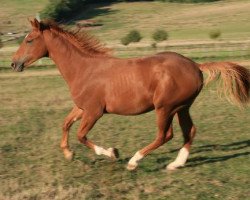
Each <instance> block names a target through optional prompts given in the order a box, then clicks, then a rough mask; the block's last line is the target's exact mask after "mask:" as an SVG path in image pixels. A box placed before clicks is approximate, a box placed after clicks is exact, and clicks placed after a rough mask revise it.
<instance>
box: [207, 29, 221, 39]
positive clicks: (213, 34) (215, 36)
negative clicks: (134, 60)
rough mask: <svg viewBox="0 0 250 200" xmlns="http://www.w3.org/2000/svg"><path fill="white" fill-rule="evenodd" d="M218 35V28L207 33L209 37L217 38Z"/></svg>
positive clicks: (219, 34) (219, 33)
mask: <svg viewBox="0 0 250 200" xmlns="http://www.w3.org/2000/svg"><path fill="white" fill-rule="evenodd" d="M220 36H221V32H220V30H213V31H210V33H209V37H210V38H211V39H217V38H219V37H220Z"/></svg>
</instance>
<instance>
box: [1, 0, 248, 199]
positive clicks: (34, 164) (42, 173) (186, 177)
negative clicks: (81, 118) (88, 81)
mask: <svg viewBox="0 0 250 200" xmlns="http://www.w3.org/2000/svg"><path fill="white" fill-rule="evenodd" d="M24 2H26V3H27V2H30V3H31V2H32V4H30V3H27V4H26V5H27V7H26V8H25V10H24V11H25V12H24V11H23V12H18V11H19V9H20V8H21V7H22V4H23V3H24ZM46 2H47V0H39V1H29V0H28V1H27V0H26V1H24V0H22V1H17V0H15V1H4V2H1V3H3V4H2V5H3V6H1V8H0V11H1V12H0V16H1V17H4V18H5V19H6V20H5V21H7V20H8V19H10V18H12V17H13V16H16V17H15V18H16V19H17V20H16V21H15V20H13V22H12V23H11V24H7V23H1V26H0V28H1V30H5V31H15V30H18V31H26V30H28V29H29V28H28V23H27V22H26V17H27V16H34V14H35V12H37V11H39V10H40V9H41V8H42V7H43V6H44V5H45V3H46ZM162 5H163V4H162V3H160V2H153V3H145V2H140V3H132V5H131V4H126V3H118V4H111V5H105V6H103V5H102V6H98V5H96V6H95V9H92V10H91V9H89V10H88V11H87V12H86V13H85V15H84V16H81V15H79V16H78V17H79V18H91V19H95V20H99V21H101V22H102V23H103V27H101V28H100V29H94V30H91V32H92V33H93V34H94V35H97V36H98V37H99V38H100V39H101V40H102V41H104V42H107V45H108V46H110V47H112V48H114V53H115V54H116V55H118V56H119V57H130V56H139V55H146V54H152V53H155V52H159V51H164V50H171V51H177V52H180V53H183V54H184V55H186V56H189V57H192V58H194V59H195V60H196V61H199V62H204V61H207V60H233V61H240V62H239V63H241V64H242V65H244V66H246V67H248V68H249V67H250V65H249V58H250V51H249V49H250V46H249V44H250V43H249V33H250V28H249V26H246V24H247V22H248V21H249V20H250V15H249V6H250V4H249V1H247V0H240V1H230V3H229V4H228V3H227V1H221V2H215V3H211V4H199V5H193V4H167V5H168V6H166V7H164V6H162ZM164 5H165V4H164ZM177 8H178V12H179V15H176V14H175V10H176V9H177ZM202 9H204V10H207V11H209V12H200V10H202ZM152 11H154V12H152ZM24 13H25V14H24ZM30 13H32V14H30ZM166 13H167V14H168V15H167V16H166V15H165V14H166ZM135 14H136V17H131V16H135ZM165 16H166V20H160V21H159V19H162V18H163V17H164V18H165ZM183 18H185V19H187V23H186V24H183V23H182V19H183ZM163 21H164V22H163ZM160 22H163V23H160ZM159 23H160V24H161V25H160V26H161V27H162V28H165V29H166V30H167V31H168V32H169V34H170V38H169V40H168V41H167V42H166V43H164V42H163V43H161V44H159V47H158V48H157V49H154V48H152V47H151V46H150V45H151V42H152V41H151V38H150V34H151V31H153V30H154V29H155V28H156V27H157V24H159ZM24 24H25V25H24ZM138 24H140V25H138ZM217 27H220V29H221V31H222V38H221V39H219V40H216V41H214V40H210V39H209V38H208V32H209V30H211V29H214V28H217ZM133 28H138V30H140V31H142V32H143V33H144V34H145V35H144V38H143V40H142V42H141V43H139V44H132V45H130V46H128V47H123V46H121V45H120V44H119V38H120V37H121V36H123V34H125V33H127V32H128V30H130V29H133ZM1 37H3V39H4V40H5V39H6V38H7V37H5V36H1ZM15 48H16V44H15V43H13V42H6V43H5V47H4V48H2V49H0V56H1V59H0V103H1V106H0V166H1V167H0V181H1V182H0V200H2V199H3V200H9V199H10V200H16V199H32V200H33V199H74V200H75V199H76V200H77V199H107V200H108V199H150V200H151V199H197V200H205V199H207V200H210V199H225V200H247V199H249V196H250V191H249V185H250V181H249V178H250V172H249V166H250V159H249V158H250V156H249V154H250V140H249V130H250V124H249V122H250V117H249V116H250V108H249V107H247V108H246V109H245V110H240V109H239V108H237V107H235V106H232V105H231V104H229V103H228V102H227V101H226V100H225V98H223V97H222V98H219V97H218V95H217V92H216V84H212V85H209V86H208V87H205V88H204V89H203V91H202V92H201V94H200V95H199V97H198V98H197V99H196V101H195V103H194V104H193V106H192V109H191V115H192V117H193V121H194V123H195V125H196V127H197V135H196V138H195V140H194V144H193V148H192V150H191V155H190V158H189V160H188V162H187V164H186V166H185V167H184V168H182V169H179V170H176V171H166V169H165V167H166V165H167V164H168V163H170V162H171V161H173V160H174V159H175V158H176V156H177V153H178V150H179V148H181V146H182V135H181V131H180V128H179V126H178V124H177V120H176V119H174V138H173V139H172V140H171V141H170V142H168V143H167V144H165V145H163V146H162V147H160V148H159V149H157V150H156V151H154V152H153V153H152V154H150V155H149V156H147V157H146V158H145V159H143V160H142V162H141V163H140V165H139V168H138V169H137V170H136V171H134V172H129V171H127V170H126V168H125V167H126V164H127V162H128V160H129V159H130V158H131V157H132V156H133V155H134V153H135V152H136V151H137V150H138V149H140V148H141V147H144V146H145V145H147V144H148V143H150V142H151V141H152V140H153V139H154V137H155V132H156V126H155V120H156V119H155V113H154V112H150V113H147V114H144V115H140V116H129V117H127V116H126V117H124V116H117V115H105V116H104V117H103V118H101V119H100V120H99V121H98V123H97V124H96V125H95V127H94V129H93V130H92V131H91V132H90V133H89V138H90V139H92V140H93V141H95V142H96V143H97V144H99V145H101V146H104V147H116V148H118V149H119V152H120V158H119V159H118V160H117V161H112V160H109V159H107V158H106V157H102V156H97V155H95V153H94V152H92V151H91V150H89V149H88V148H86V147H85V146H83V145H82V144H80V143H79V142H78V140H77V137H76V131H77V127H78V125H79V123H78V122H76V123H75V124H74V126H73V127H72V128H71V132H70V146H71V149H72V150H73V151H74V152H75V158H74V160H73V161H72V162H69V161H66V160H65V159H64V156H63V154H62V152H61V149H60V140H61V135H62V123H63V120H64V117H66V115H67V114H68V113H69V111H70V110H71V108H72V107H73V102H72V100H71V98H70V94H69V91H68V88H67V85H66V84H65V82H64V80H63V79H62V77H61V76H59V75H58V73H57V72H56V69H55V66H54V65H53V64H51V62H50V61H48V60H47V59H45V60H43V62H42V63H36V64H37V65H39V66H37V67H34V68H31V69H28V70H27V71H25V72H23V73H21V74H20V73H14V72H11V71H10V69H9V68H10V67H9V64H10V56H11V54H12V53H13V51H15Z"/></svg>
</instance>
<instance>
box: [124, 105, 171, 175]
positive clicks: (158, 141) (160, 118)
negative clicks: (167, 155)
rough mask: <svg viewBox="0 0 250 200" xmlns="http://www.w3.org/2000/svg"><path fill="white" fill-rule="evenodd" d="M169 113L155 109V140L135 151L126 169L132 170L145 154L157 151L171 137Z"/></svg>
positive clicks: (166, 110) (161, 109)
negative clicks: (156, 129) (156, 131)
mask: <svg viewBox="0 0 250 200" xmlns="http://www.w3.org/2000/svg"><path fill="white" fill-rule="evenodd" d="M170 113H171V111H170V110H169V109H165V108H160V109H156V114H157V126H158V133H157V136H156V138H155V140H154V141H153V142H152V143H151V144H149V145H148V146H146V147H144V148H143V149H141V150H139V151H137V152H136V153H135V155H134V156H133V157H132V158H131V159H130V160H129V162H128V166H127V169H128V170H134V169H136V167H137V166H138V162H139V161H140V160H141V159H142V158H143V157H145V156H146V155H147V154H149V153H150V152H152V151H153V150H155V149H157V148H158V147H160V146H161V145H163V144H164V143H166V142H167V141H169V140H170V139H171V138H172V137H173V129H172V125H171V123H172V120H173V115H170Z"/></svg>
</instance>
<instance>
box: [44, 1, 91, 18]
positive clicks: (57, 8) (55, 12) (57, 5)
mask: <svg viewBox="0 0 250 200" xmlns="http://www.w3.org/2000/svg"><path fill="white" fill-rule="evenodd" d="M86 2H87V0H49V4H48V5H47V6H46V7H45V9H44V10H43V11H42V12H41V18H42V19H45V18H48V19H54V20H55V21H61V20H65V19H68V18H70V17H71V16H72V15H75V13H76V12H77V11H78V10H80V9H81V8H83V7H84V6H85V5H86Z"/></svg>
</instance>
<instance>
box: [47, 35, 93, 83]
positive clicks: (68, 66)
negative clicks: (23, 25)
mask: <svg viewBox="0 0 250 200" xmlns="http://www.w3.org/2000/svg"><path fill="white" fill-rule="evenodd" d="M44 38H45V43H46V46H47V49H48V52H49V57H50V58H51V59H52V60H53V61H54V62H55V64H56V66H57V67H58V69H59V71H60V73H61V74H62V76H63V77H64V79H65V80H66V82H68V84H69V86H70V83H71V82H74V81H75V79H77V78H78V76H79V74H81V77H82V78H83V77H84V75H85V76H87V73H88V72H87V71H88V70H89V67H91V66H90V64H89V59H88V58H87V57H85V56H84V55H83V54H82V53H81V52H80V51H79V50H77V49H76V47H73V45H72V46H71V44H67V42H68V41H63V39H62V38H60V36H56V35H54V36H53V35H52V33H51V32H45V33H44Z"/></svg>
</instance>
